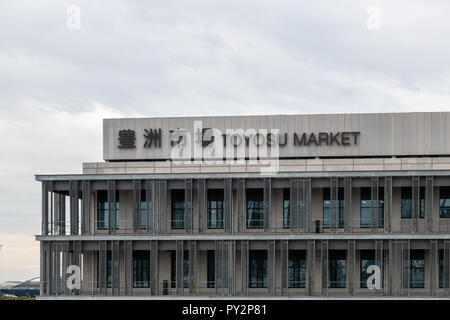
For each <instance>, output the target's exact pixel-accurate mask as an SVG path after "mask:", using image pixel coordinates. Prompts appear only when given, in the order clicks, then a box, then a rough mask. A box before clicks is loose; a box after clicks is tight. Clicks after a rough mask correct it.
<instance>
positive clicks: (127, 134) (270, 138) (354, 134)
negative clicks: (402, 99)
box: [118, 128, 361, 148]
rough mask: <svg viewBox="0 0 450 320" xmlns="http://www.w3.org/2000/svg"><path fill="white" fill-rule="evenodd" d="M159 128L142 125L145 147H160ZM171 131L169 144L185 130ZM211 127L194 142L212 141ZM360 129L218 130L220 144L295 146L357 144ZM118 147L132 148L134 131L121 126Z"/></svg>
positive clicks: (179, 141) (178, 141)
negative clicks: (283, 131)
mask: <svg viewBox="0 0 450 320" xmlns="http://www.w3.org/2000/svg"><path fill="white" fill-rule="evenodd" d="M161 130H162V129H161V128H158V129H153V128H150V129H144V133H143V137H144V145H143V147H144V148H152V147H153V148H161V143H162V134H161V132H162V131H161ZM169 132H170V145H171V146H174V145H177V144H182V143H183V141H184V137H185V136H186V133H187V130H185V129H175V130H173V129H171V130H169ZM211 132H212V130H211V128H202V130H201V131H200V130H199V132H197V133H196V139H195V142H197V143H201V145H202V147H207V146H208V145H210V144H211V143H213V142H214V141H215V136H214V135H213V134H212V133H211ZM360 135H361V132H359V131H350V132H348V131H346V132H302V133H293V134H292V135H291V136H289V135H288V133H284V134H273V133H271V132H269V133H267V134H263V133H260V132H257V133H256V134H252V133H250V134H239V133H233V134H231V135H230V134H227V133H223V134H221V137H222V139H221V140H222V145H223V147H227V146H233V147H238V146H239V145H241V144H245V146H247V147H248V146H249V145H250V143H254V144H255V145H256V146H261V145H263V144H266V145H267V146H268V147H271V146H273V145H275V144H277V145H278V146H280V147H284V146H286V145H287V144H288V143H291V144H292V145H294V146H299V147H301V146H304V147H308V146H325V145H326V146H333V145H335V146H350V145H357V144H358V141H359V136H360ZM118 136H119V137H118V140H119V144H118V148H135V147H136V145H135V140H136V131H135V130H131V129H123V130H120V131H119V132H118Z"/></svg>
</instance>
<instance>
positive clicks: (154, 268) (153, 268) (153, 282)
mask: <svg viewBox="0 0 450 320" xmlns="http://www.w3.org/2000/svg"><path fill="white" fill-rule="evenodd" d="M158 270H159V260H158V241H157V240H150V292H151V295H158V294H159V272H158Z"/></svg>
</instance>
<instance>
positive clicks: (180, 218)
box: [171, 189, 185, 229]
mask: <svg viewBox="0 0 450 320" xmlns="http://www.w3.org/2000/svg"><path fill="white" fill-rule="evenodd" d="M171 197H172V229H184V227H185V219H184V212H185V203H184V190H175V189H174V190H172V192H171Z"/></svg>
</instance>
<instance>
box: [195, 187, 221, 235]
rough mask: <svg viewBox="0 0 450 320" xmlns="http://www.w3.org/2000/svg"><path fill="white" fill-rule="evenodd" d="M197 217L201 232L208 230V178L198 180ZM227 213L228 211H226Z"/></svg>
mask: <svg viewBox="0 0 450 320" xmlns="http://www.w3.org/2000/svg"><path fill="white" fill-rule="evenodd" d="M197 202H198V205H197V217H198V228H199V232H205V231H206V228H207V226H206V223H207V219H208V213H207V210H208V207H207V188H206V179H198V180H197ZM224 214H226V212H224Z"/></svg>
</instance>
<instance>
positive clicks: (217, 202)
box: [36, 112, 450, 298]
mask: <svg viewBox="0 0 450 320" xmlns="http://www.w3.org/2000/svg"><path fill="white" fill-rule="evenodd" d="M103 143H104V149H103V153H104V160H105V162H100V163H84V164H83V173H82V174H67V175H37V176H36V180H37V181H40V182H41V183H42V234H41V235H38V236H36V239H37V240H38V241H40V244H41V275H40V279H41V296H44V297H53V296H56V295H63V296H64V295H86V296H137V297H144V296H145V297H155V298H159V297H161V296H165V295H167V296H170V297H171V298H173V296H216V297H222V296H236V297H244V298H245V297H259V296H264V297H269V296H273V297H287V296H289V297H304V296H312V297H323V296H332V297H334V296H336V297H338V296H345V297H352V296H355V297H367V296H380V297H382V296H386V297H397V296H400V297H411V296H420V297H428V296H431V297H449V293H450V286H449V284H450V281H449V280H450V112H449V113H447V112H438V113H386V114H333V115H276V116H242V117H238V116H236V117H192V118H145V119H144V118H143V119H105V120H104V122H103ZM71 265H75V266H79V267H80V270H81V286H80V288H79V289H78V288H77V287H75V288H73V287H70V288H68V286H67V285H66V283H67V280H68V277H69V276H70V275H71V273H70V272H67V268H68V267H69V266H71ZM372 265H374V266H377V267H378V268H379V269H378V270H379V274H380V275H381V279H380V282H381V283H380V284H379V286H377V287H375V288H367V279H368V277H370V276H371V274H372V271H371V270H367V269H369V266H372ZM368 271H369V272H368ZM375 272H376V270H375ZM371 283H372V282H371Z"/></svg>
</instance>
